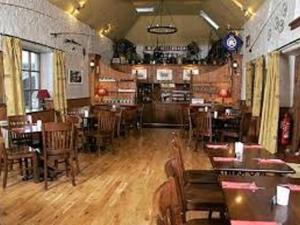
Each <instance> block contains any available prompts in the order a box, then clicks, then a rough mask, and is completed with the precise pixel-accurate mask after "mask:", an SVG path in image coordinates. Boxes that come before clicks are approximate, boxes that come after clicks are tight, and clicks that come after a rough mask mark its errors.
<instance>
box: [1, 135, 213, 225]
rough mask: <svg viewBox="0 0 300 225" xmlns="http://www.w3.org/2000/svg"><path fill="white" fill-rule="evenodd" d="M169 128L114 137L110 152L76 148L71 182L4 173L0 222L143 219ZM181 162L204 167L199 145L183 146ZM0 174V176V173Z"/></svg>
mask: <svg viewBox="0 0 300 225" xmlns="http://www.w3.org/2000/svg"><path fill="white" fill-rule="evenodd" d="M171 132H172V130H171V129H144V130H143V134H142V135H139V134H136V133H132V134H131V135H130V137H128V138H126V139H123V140H121V141H120V146H119V147H118V146H117V147H115V151H114V153H112V152H107V153H104V154H103V155H102V156H100V157H99V158H97V157H96V156H95V155H94V154H87V153H85V154H81V155H80V162H81V170H82V171H81V173H80V174H79V175H78V176H77V177H76V181H77V186H76V187H73V186H72V185H71V183H70V182H69V181H68V179H67V178H65V176H63V177H60V178H59V179H58V180H56V181H54V182H50V188H49V190H48V191H45V190H44V189H43V183H40V184H35V183H33V182H32V181H28V182H24V181H21V178H20V177H19V176H18V175H17V173H13V174H10V176H9V183H8V187H7V189H6V190H5V191H3V190H2V188H1V189H0V225H17V224H22V225H37V224H42V225H52V224H53V225H54V224H55V225H69V224H72V225H73V224H74V225H85V224H87V225H148V224H150V218H151V216H150V213H151V207H152V196H153V192H154V191H155V189H156V188H157V187H158V186H159V185H160V184H161V183H162V182H163V181H164V180H165V179H166V178H165V174H164V163H165V162H166V160H167V158H168V155H169V143H170V139H171ZM184 159H185V162H186V167H187V168H209V167H210V164H209V161H208V159H207V158H206V157H205V155H204V153H203V152H202V151H200V152H199V151H198V152H195V151H193V150H190V149H187V150H186V151H185V153H184ZM1 180H2V177H1Z"/></svg>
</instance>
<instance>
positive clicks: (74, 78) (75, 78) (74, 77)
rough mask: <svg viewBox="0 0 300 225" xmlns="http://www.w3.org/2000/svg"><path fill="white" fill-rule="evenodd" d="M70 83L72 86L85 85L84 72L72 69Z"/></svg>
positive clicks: (69, 76)
mask: <svg viewBox="0 0 300 225" xmlns="http://www.w3.org/2000/svg"><path fill="white" fill-rule="evenodd" d="M68 81H69V82H68V83H69V84H71V85H81V84H82V83H83V77H82V71H80V70H72V69H70V70H69V74H68Z"/></svg>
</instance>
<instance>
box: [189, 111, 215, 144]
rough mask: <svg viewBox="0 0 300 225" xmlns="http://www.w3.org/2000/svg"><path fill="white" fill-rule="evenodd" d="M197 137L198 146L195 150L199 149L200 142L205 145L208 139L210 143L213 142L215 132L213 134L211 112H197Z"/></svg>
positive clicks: (195, 130)
mask: <svg viewBox="0 0 300 225" xmlns="http://www.w3.org/2000/svg"><path fill="white" fill-rule="evenodd" d="M195 126H196V127H195V129H194V132H195V136H196V145H195V149H197V148H198V144H199V141H201V142H202V144H203V143H204V139H205V138H208V141H209V142H212V138H213V132H212V117H211V112H210V111H208V112H197V113H196V115H195Z"/></svg>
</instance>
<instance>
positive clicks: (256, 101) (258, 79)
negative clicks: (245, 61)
mask: <svg viewBox="0 0 300 225" xmlns="http://www.w3.org/2000/svg"><path fill="white" fill-rule="evenodd" d="M263 75H264V58H263V56H261V57H259V58H258V59H256V62H255V78H254V87H253V103H252V116H254V117H260V113H261V100H262V90H263V81H264V77H263Z"/></svg>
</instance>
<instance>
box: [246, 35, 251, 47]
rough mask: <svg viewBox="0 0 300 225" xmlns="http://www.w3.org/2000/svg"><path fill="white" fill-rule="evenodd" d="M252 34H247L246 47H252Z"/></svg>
mask: <svg viewBox="0 0 300 225" xmlns="http://www.w3.org/2000/svg"><path fill="white" fill-rule="evenodd" d="M250 41H251V36H250V34H249V35H247V36H246V48H249V47H250Z"/></svg>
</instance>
